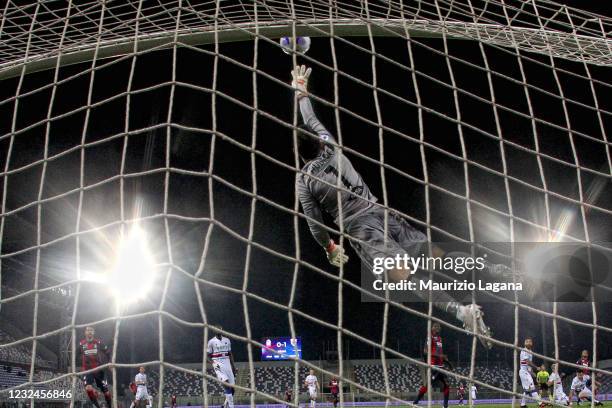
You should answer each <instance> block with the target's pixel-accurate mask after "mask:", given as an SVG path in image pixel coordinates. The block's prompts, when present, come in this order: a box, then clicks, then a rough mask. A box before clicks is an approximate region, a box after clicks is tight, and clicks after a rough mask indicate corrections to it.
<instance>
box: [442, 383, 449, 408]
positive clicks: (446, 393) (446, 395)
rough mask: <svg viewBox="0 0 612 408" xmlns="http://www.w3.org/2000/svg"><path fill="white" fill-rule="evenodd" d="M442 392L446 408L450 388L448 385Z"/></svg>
mask: <svg viewBox="0 0 612 408" xmlns="http://www.w3.org/2000/svg"><path fill="white" fill-rule="evenodd" d="M442 392H443V393H444V408H448V394H450V388H449V387H448V385H446V386H444V389H443V390H442Z"/></svg>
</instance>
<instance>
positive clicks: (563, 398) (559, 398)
mask: <svg viewBox="0 0 612 408" xmlns="http://www.w3.org/2000/svg"><path fill="white" fill-rule="evenodd" d="M554 398H555V403H557V404H565V405H568V404H569V398H568V397H567V395H565V393H564V392H563V391H561V392H555V395H554Z"/></svg>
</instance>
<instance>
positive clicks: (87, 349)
mask: <svg viewBox="0 0 612 408" xmlns="http://www.w3.org/2000/svg"><path fill="white" fill-rule="evenodd" d="M95 333H96V331H95V329H94V328H93V327H91V326H87V327H86V328H85V338H84V339H83V340H81V341H80V342H79V352H80V353H81V363H82V369H83V371H87V370H91V369H94V368H96V367H98V366H100V365H101V364H103V363H102V360H101V356H102V354H104V355H106V357H107V358H109V357H110V348H109V347H108V346H107V345H106V344H104V343H103V342H102V340H100V339H96V338H94V334H95ZM83 382H84V383H85V391H86V392H87V396H88V397H89V400H90V401H91V402H92V403H93V404H94V406H96V408H100V404H98V393H97V392H96V390H95V389H94V387H93V385H94V384H95V385H96V386H97V387H98V389H99V390H100V391H102V393H103V394H104V399H105V400H106V404H107V405H108V406H109V407H110V406H111V394H110V390H109V389H108V384H107V383H106V380H105V379H104V370H96V371H92V372H90V373H87V374H85V375H84V376H83Z"/></svg>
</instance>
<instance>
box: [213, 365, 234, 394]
mask: <svg viewBox="0 0 612 408" xmlns="http://www.w3.org/2000/svg"><path fill="white" fill-rule="evenodd" d="M213 369H214V370H215V375H216V376H217V379H218V380H219V381H221V382H224V383H228V384H232V385H233V384H236V380H235V378H234V372H233V371H232V366H231V365H230V363H229V362H227V363H223V362H221V363H214V364H213ZM231 391H233V388H228V389H226V390H225V393H226V394H228V393H231Z"/></svg>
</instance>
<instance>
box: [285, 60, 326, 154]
mask: <svg viewBox="0 0 612 408" xmlns="http://www.w3.org/2000/svg"><path fill="white" fill-rule="evenodd" d="M311 72H312V68H306V65H298V66H297V67H295V68H294V69H293V71H291V76H292V78H293V81H292V82H291V86H293V88H295V90H296V94H297V98H298V104H299V107H300V115H301V116H302V121H303V122H304V124H305V125H306V126H307V127H308V128H309V130H311V131H312V132H314V133H316V134H318V135H319V137H320V138H321V139H322V140H323V141H325V142H331V143H336V140H335V139H334V136H333V135H332V134H331V133H330V132H329V131H328V130H327V129H326V128H325V126H323V124H322V123H321V122H320V121H319V119H318V118H317V116H316V115H315V113H314V109H312V103H311V102H310V98H309V97H308V78H310V73H311Z"/></svg>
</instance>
